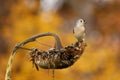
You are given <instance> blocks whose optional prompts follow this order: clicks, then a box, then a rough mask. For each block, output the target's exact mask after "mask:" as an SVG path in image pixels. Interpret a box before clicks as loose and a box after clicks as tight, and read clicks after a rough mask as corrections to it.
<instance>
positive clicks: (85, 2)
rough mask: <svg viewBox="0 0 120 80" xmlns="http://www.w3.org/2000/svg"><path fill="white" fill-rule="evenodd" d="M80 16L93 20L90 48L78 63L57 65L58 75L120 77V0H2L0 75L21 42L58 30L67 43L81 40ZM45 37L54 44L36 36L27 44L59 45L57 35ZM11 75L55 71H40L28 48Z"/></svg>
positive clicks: (47, 78)
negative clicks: (75, 32)
mask: <svg viewBox="0 0 120 80" xmlns="http://www.w3.org/2000/svg"><path fill="white" fill-rule="evenodd" d="M55 1H56V2H55ZM78 18H83V19H85V20H86V22H87V24H86V29H87V30H86V31H87V33H86V42H87V48H86V50H85V52H84V54H83V55H82V56H81V58H80V59H79V60H78V61H77V62H76V63H75V64H74V65H73V66H71V67H69V68H66V69H61V70H55V80H120V0H0V80H4V76H5V71H6V68H7V63H8V59H9V57H10V53H11V51H12V49H13V48H14V46H15V44H16V43H19V42H22V41H23V40H25V39H27V38H29V37H31V36H33V35H35V34H40V33H43V32H53V33H56V34H58V35H59V36H60V39H61V41H62V44H63V46H67V45H70V44H72V43H74V42H75V41H76V39H75V38H74V36H73V34H72V29H73V26H74V24H75V21H76V20H77V19H78ZM39 42H41V43H45V44H47V45H49V46H44V45H41V44H40V43H38V42H34V43H30V44H28V45H26V46H25V47H28V48H34V47H36V48H39V49H41V50H47V49H49V48H51V47H53V46H54V39H53V38H51V37H44V38H40V39H39ZM50 46H51V47H50ZM11 77H12V80H52V72H51V70H49V71H48V70H44V69H40V70H39V71H37V70H36V69H35V67H33V65H32V63H31V62H30V61H29V55H28V51H25V50H19V51H18V53H17V54H16V56H15V59H14V62H13V67H12V75H11Z"/></svg>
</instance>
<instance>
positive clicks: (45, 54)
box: [30, 42, 86, 70]
mask: <svg viewBox="0 0 120 80" xmlns="http://www.w3.org/2000/svg"><path fill="white" fill-rule="evenodd" d="M85 47H86V43H84V42H76V43H75V44H72V45H70V46H66V47H65V48H61V49H60V50H56V49H54V48H52V49H50V50H48V51H41V50H38V49H33V50H32V51H31V52H30V58H31V61H32V62H33V64H34V65H35V66H36V69H37V70H38V67H41V68H44V69H62V68H67V67H69V66H71V65H73V64H74V63H75V62H76V61H77V60H78V59H79V57H80V56H81V55H82V53H83V51H84V49H85Z"/></svg>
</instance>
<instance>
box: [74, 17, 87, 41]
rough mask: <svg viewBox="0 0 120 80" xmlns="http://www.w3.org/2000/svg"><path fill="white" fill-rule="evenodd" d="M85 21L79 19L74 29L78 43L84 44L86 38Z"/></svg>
mask: <svg viewBox="0 0 120 80" xmlns="http://www.w3.org/2000/svg"><path fill="white" fill-rule="evenodd" d="M85 30H86V29H85V20H83V19H78V20H77V21H76V24H75V26H74V28H73V34H74V36H75V37H76V38H77V40H78V42H83V41H84V38H85Z"/></svg>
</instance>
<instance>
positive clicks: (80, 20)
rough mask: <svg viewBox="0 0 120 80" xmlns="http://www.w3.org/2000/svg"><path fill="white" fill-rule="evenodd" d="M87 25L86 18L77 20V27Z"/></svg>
mask: <svg viewBox="0 0 120 80" xmlns="http://www.w3.org/2000/svg"><path fill="white" fill-rule="evenodd" d="M84 25H85V20H83V19H78V20H77V22H76V27H80V26H84Z"/></svg>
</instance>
